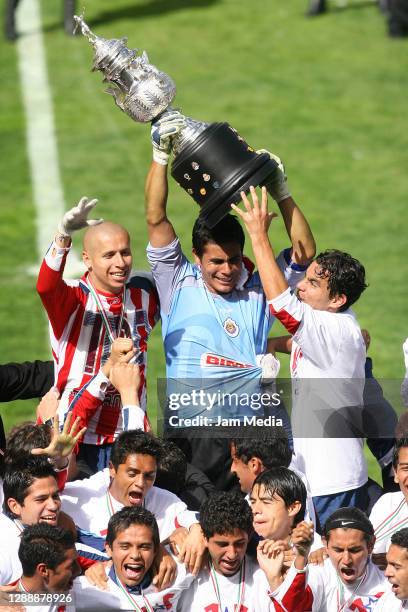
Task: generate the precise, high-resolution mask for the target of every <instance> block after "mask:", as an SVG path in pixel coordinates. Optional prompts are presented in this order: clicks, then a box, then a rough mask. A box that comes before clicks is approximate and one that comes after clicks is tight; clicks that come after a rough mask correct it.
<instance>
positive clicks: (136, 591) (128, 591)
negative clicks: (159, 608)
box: [109, 565, 154, 612]
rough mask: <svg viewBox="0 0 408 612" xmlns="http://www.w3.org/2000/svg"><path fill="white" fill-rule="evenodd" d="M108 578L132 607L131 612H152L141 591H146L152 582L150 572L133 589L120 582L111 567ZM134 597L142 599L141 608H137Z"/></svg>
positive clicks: (151, 607) (152, 609)
mask: <svg viewBox="0 0 408 612" xmlns="http://www.w3.org/2000/svg"><path fill="white" fill-rule="evenodd" d="M109 578H111V580H113V582H114V583H115V584H116V585H117V586H118V587H119V589H120V590H121V592H122V593H123V595H125V597H126V599H127V600H128V602H129V603H130V604H131V605H132V607H131V608H130V609H131V610H137V612H144V610H146V611H147V612H154V608H153V606H152V605H151V603H150V602H149V600H148V599H147V597H146V595H145V594H144V593H143V590H144V589H147V588H148V587H149V586H150V584H151V582H152V574H151V572H150V571H149V572H147V574H146V576H145V577H144V578H143V580H142V582H141V583H140V584H137V585H136V586H134V587H129V586H127V585H126V584H124V583H123V582H122V581H121V580H120V578H119V577H118V575H117V574H116V572H115V568H114V566H113V565H112V567H111V569H110V571H109ZM135 596H139V597H142V599H143V607H140V606H139V604H138V603H137V601H136V599H135Z"/></svg>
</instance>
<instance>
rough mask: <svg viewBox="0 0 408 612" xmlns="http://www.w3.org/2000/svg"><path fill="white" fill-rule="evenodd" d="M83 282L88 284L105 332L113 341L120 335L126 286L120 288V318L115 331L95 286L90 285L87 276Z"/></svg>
mask: <svg viewBox="0 0 408 612" xmlns="http://www.w3.org/2000/svg"><path fill="white" fill-rule="evenodd" d="M85 283H86V284H87V285H88V287H89V291H90V292H91V295H92V297H93V299H94V300H95V304H96V307H97V309H98V310H99V312H100V314H101V316H102V320H103V324H104V326H105V329H106V333H107V334H108V336H109V339H110V341H111V342H113V341H114V340H115V338H119V337H120V332H121V330H122V324H123V316H124V313H125V293H126V287H123V290H122V299H121V301H122V306H121V310H120V318H119V325H118V330H117V332H116V330H115V329H114V328H113V327H112V325H111V323H110V321H109V318H108V316H107V314H106V309H105V307H104V305H103V304H102V301H101V298H100V296H99V295H98V293H97V291H96V289H95V287H94V286H93V285H92V283H91V280H90V278H89V276H88V277H87V278H86V279H85Z"/></svg>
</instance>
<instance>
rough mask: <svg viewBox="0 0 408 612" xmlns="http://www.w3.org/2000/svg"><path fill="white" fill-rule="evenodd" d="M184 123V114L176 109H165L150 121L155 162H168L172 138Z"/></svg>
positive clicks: (162, 163) (165, 163) (164, 164)
mask: <svg viewBox="0 0 408 612" xmlns="http://www.w3.org/2000/svg"><path fill="white" fill-rule="evenodd" d="M185 124H186V119H185V117H184V115H182V114H181V113H179V111H177V110H168V111H166V112H165V113H163V114H162V115H161V117H160V119H158V120H157V121H155V122H154V123H152V129H151V139H152V145H153V159H154V161H155V162H157V163H158V164H161V165H162V166H166V165H167V164H168V161H169V157H170V152H171V141H172V138H173V137H174V136H175V135H176V134H178V132H180V130H182V129H183V127H184V126H185Z"/></svg>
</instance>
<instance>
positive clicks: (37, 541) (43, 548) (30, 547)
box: [18, 523, 75, 577]
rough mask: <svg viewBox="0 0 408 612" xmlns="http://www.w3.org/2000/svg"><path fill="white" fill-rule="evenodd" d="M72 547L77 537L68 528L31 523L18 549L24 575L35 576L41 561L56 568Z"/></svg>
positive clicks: (22, 536)
mask: <svg viewBox="0 0 408 612" xmlns="http://www.w3.org/2000/svg"><path fill="white" fill-rule="evenodd" d="M71 548H75V538H74V536H73V534H72V533H71V531H69V530H68V529H62V527H53V526H52V525H47V523H38V525H29V526H28V527H26V528H25V529H24V531H23V532H22V534H21V536H20V547H19V549H18V557H19V559H20V562H21V566H22V568H23V575H24V576H27V577H30V576H34V574H35V570H36V567H37V565H38V564H39V563H45V564H46V565H47V567H49V568H50V569H52V570H55V568H56V567H57V566H58V565H59V564H60V563H62V562H63V561H64V559H65V554H66V552H67V550H69V549H71Z"/></svg>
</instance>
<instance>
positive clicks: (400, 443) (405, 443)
mask: <svg viewBox="0 0 408 612" xmlns="http://www.w3.org/2000/svg"><path fill="white" fill-rule="evenodd" d="M401 448H408V438H407V437H405V436H404V437H403V438H397V440H396V442H395V446H394V454H393V457H392V466H393V468H394V469H396V468H397V465H398V462H399V452H400V450H401Z"/></svg>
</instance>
